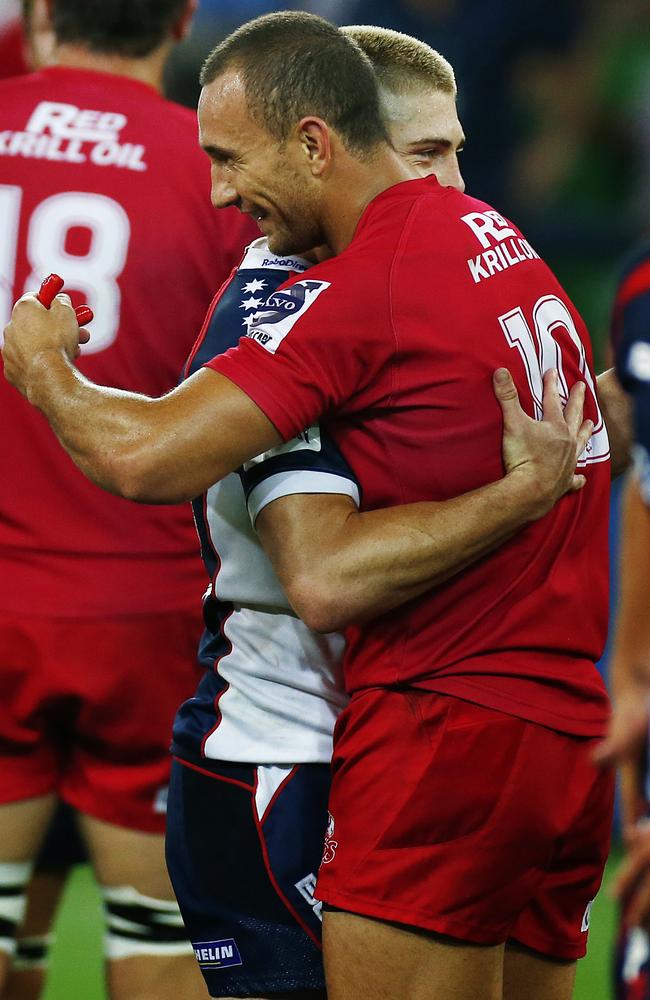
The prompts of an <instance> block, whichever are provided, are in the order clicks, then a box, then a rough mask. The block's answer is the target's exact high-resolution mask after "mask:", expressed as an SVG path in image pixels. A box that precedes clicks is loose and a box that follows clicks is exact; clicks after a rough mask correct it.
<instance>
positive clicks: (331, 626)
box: [284, 573, 352, 633]
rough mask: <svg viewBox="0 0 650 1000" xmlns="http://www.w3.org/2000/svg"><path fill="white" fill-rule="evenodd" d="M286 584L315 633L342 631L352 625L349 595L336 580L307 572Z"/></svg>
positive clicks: (293, 600)
mask: <svg viewBox="0 0 650 1000" xmlns="http://www.w3.org/2000/svg"><path fill="white" fill-rule="evenodd" d="M284 584H285V590H286V592H287V597H288V598H289V601H290V602H291V606H292V608H293V609H294V611H295V612H296V614H297V615H298V617H299V618H300V619H301V621H303V622H304V623H305V625H307V627H308V628H310V629H312V631H313V632H321V633H327V632H341V631H342V630H343V629H344V628H346V627H347V626H348V625H350V624H352V620H351V618H350V602H349V595H347V594H344V592H343V591H342V588H341V587H340V586H337V585H336V584H335V583H334V582H333V581H331V580H328V579H326V578H324V577H323V576H319V575H317V574H316V573H307V574H305V575H301V576H296V577H294V578H293V579H291V580H289V581H284Z"/></svg>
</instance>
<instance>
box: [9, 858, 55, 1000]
mask: <svg viewBox="0 0 650 1000" xmlns="http://www.w3.org/2000/svg"><path fill="white" fill-rule="evenodd" d="M67 877H68V873H67V872H64V871H57V872H37V873H36V874H35V875H34V876H33V877H32V879H31V881H30V883H29V888H28V890H27V914H26V916H25V920H24V922H23V925H22V927H21V928H20V931H19V932H18V942H19V945H20V942H25V941H32V940H35V939H38V940H40V941H44V940H46V939H47V935H48V934H49V933H50V931H51V928H52V924H53V923H54V917H55V914H56V911H57V908H58V905H59V900H60V899H61V895H62V893H63V890H64V888H65V883H66V881H67ZM46 961H47V957H46ZM46 961H45V962H44V963H40V962H38V961H36V960H35V961H33V962H29V963H28V964H27V965H22V964H17V963H16V961H14V963H13V965H12V968H11V971H10V973H9V977H8V980H7V985H6V988H5V990H4V991H3V993H2V1000H38V998H39V997H40V996H41V993H42V991H43V988H44V986H45V979H46V975H47V964H46Z"/></svg>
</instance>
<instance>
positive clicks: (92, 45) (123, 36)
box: [52, 0, 186, 58]
mask: <svg viewBox="0 0 650 1000" xmlns="http://www.w3.org/2000/svg"><path fill="white" fill-rule="evenodd" d="M185 5H186V0H53V4H52V7H53V9H52V24H53V27H54V33H55V35H56V38H57V41H59V42H72V43H76V44H79V45H83V46H84V47H86V48H89V49H91V50H92V51H93V52H102V53H105V54H106V55H120V56H127V57H135V58H139V57H143V56H148V55H149V54H150V53H151V52H153V51H154V49H157V48H158V46H159V45H161V44H162V42H164V41H165V39H166V38H167V36H168V35H169V33H170V32H171V30H172V28H173V27H174V25H175V24H176V22H177V21H178V20H179V18H180V17H181V15H182V13H183V11H184V9H185Z"/></svg>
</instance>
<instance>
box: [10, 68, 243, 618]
mask: <svg viewBox="0 0 650 1000" xmlns="http://www.w3.org/2000/svg"><path fill="white" fill-rule="evenodd" d="M209 175H210V167H209V162H208V159H207V157H206V156H205V154H204V153H203V152H202V151H201V150H200V149H199V147H198V139H197V126H196V117H195V115H194V114H193V113H192V112H190V111H189V110H187V109H185V108H181V107H178V106H177V105H175V104H172V103H170V102H168V101H166V100H164V99H163V98H162V97H161V96H160V95H159V94H158V93H157V92H156V91H155V90H154V89H153V88H151V87H149V86H147V85H146V84H144V83H140V82H137V81H134V80H131V79H128V78H126V77H121V76H113V75H111V74H107V73H96V72H88V71H85V70H78V69H67V68H59V67H55V68H48V69H45V70H43V71H42V72H39V73H36V74H33V75H30V76H24V77H22V78H18V79H16V80H6V81H4V82H3V83H1V84H0V278H1V280H0V320H1V322H0V329H1V328H2V327H3V326H4V324H5V323H6V322H7V321H8V319H9V315H10V311H11V306H12V304H13V301H14V299H16V298H18V297H19V296H20V295H22V293H23V292H24V291H25V290H26V289H32V290H33V289H35V288H37V287H38V284H39V282H40V280H41V279H42V278H43V277H44V276H45V275H46V274H48V273H50V272H51V271H55V272H57V273H59V274H61V275H62V276H63V277H64V278H65V280H66V290H67V291H70V292H71V293H72V295H73V298H74V300H75V303H77V302H80V301H87V302H88V303H89V304H90V305H91V306H92V308H93V309H94V311H95V316H96V319H95V320H94V322H93V323H91V325H90V327H89V331H90V334H91V341H90V344H89V346H88V347H87V348H84V350H83V354H82V357H81V359H80V361H79V368H80V369H81V371H82V372H84V374H86V375H88V376H89V377H90V378H91V379H92V380H93V381H96V382H100V383H102V384H106V385H115V386H120V387H123V388H126V389H132V390H136V391H140V392H144V393H147V394H149V395H161V394H162V393H164V392H166V391H168V390H169V389H171V388H173V386H174V385H175V384H176V382H177V381H178V378H179V376H180V373H181V369H182V366H183V363H184V361H185V359H186V357H187V355H188V353H189V351H190V349H191V346H192V343H193V341H194V339H195V337H196V332H197V330H198V328H199V327H200V325H201V321H202V318H203V315H204V312H205V310H206V308H207V307H208V305H209V303H210V299H211V297H212V295H213V294H214V290H215V288H216V287H217V286H218V285H219V284H220V283H221V282H222V281H223V280H224V279H225V278H226V276H227V275H228V274H229V273H230V270H231V269H232V267H233V265H235V264H236V263H237V262H238V259H239V257H240V254H241V250H242V248H243V246H244V245H245V244H246V243H247V242H249V241H250V239H251V238H253V237H254V236H255V235H256V234H257V230H256V227H255V226H254V225H253V224H252V223H251V221H250V220H249V219H246V218H244V217H242V216H240V215H239V213H238V212H236V211H235V210H232V211H230V210H228V211H226V212H215V211H214V210H213V209H212V208H211V205H210V200H209V195H210V176H209ZM0 425H1V426H2V449H1V453H0V454H1V458H0V461H1V463H2V465H1V475H0V480H1V482H2V487H1V489H0V610H3V611H10V612H16V613H18V612H20V613H23V612H33V613H41V614H54V615H59V614H60V615H71V614H72V615H80V614H86V615H92V614H98V615H101V614H119V613H136V612H149V611H155V610H161V611H164V610H166V609H170V608H176V607H182V606H187V605H188V604H190V603H191V602H193V601H196V600H197V599H198V598H199V597H200V594H201V590H202V588H203V586H204V574H203V571H202V568H201V565H200V560H199V556H198V546H197V543H196V536H195V532H194V528H193V524H192V519H191V515H190V509H189V505H183V506H182V507H177V508H164V507H144V506H138V505H136V504H133V503H129V502H127V501H126V500H121V499H119V498H116V497H113V496H110V495H109V494H107V493H104V492H103V491H102V490H100V489H98V488H97V487H96V486H94V485H92V484H91V483H89V482H88V481H87V480H86V479H85V478H84V477H83V476H82V474H81V473H80V472H78V471H77V469H76V468H75V467H74V466H73V464H72V462H71V461H70V459H69V458H68V457H67V455H66V454H65V452H64V451H63V449H62V448H61V447H60V445H59V444H58V442H57V441H56V439H55V437H54V435H53V434H52V432H51V431H50V429H49V428H48V426H47V424H46V422H45V420H44V419H43V417H42V416H41V415H40V414H39V413H37V412H36V411H35V410H34V409H33V408H32V407H31V406H29V404H28V403H27V402H26V401H25V400H23V399H22V397H21V396H20V395H19V394H18V393H17V391H16V390H15V389H13V388H12V387H11V386H10V385H8V383H6V382H5V380H4V379H0Z"/></svg>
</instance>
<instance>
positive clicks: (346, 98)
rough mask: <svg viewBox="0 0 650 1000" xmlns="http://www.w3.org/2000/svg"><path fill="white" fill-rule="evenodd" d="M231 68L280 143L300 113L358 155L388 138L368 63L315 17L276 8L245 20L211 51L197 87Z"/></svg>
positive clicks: (258, 118)
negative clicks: (318, 120)
mask: <svg viewBox="0 0 650 1000" xmlns="http://www.w3.org/2000/svg"><path fill="white" fill-rule="evenodd" d="M231 68H237V69H238V70H240V71H241V73H242V76H243V80H244V86H245V88H246V100H247V103H248V110H249V112H250V115H251V117H252V118H253V119H254V120H255V121H257V122H258V123H259V124H260V125H262V126H263V127H264V128H266V129H267V130H268V131H269V132H270V133H271V134H272V135H273V136H275V137H276V138H277V139H278V140H279V141H280V142H284V140H285V139H286V138H287V137H288V135H289V132H290V131H291V129H292V128H293V126H294V125H296V124H297V122H299V121H300V119H301V118H304V117H305V116H306V115H316V116H317V117H318V118H322V119H323V120H324V121H326V122H327V123H328V125H330V126H331V127H332V128H334V129H335V130H336V131H337V132H338V134H339V135H340V136H341V139H342V140H343V142H344V143H345V145H346V146H347V147H348V148H349V149H350V150H352V151H354V152H355V153H357V154H360V155H361V156H363V155H365V154H367V153H368V152H369V151H370V150H373V149H374V148H375V147H376V146H377V145H378V143H380V142H387V136H386V132H385V128H384V125H383V122H382V117H381V111H380V104H379V92H378V85H377V81H376V79H375V75H374V73H373V70H372V66H371V64H370V61H369V60H368V58H367V56H366V55H365V54H364V53H363V52H362V51H361V49H360V48H359V46H358V45H357V44H356V42H354V41H353V40H352V39H351V38H347V37H346V36H345V35H344V34H343V33H342V32H341V31H339V29H338V28H336V27H335V26H334V25H333V24H330V23H329V21H325V20H323V18H321V17H316V16H315V15H313V14H306V13H301V12H299V11H280V12H277V13H274V14H265V15H263V16H262V17H258V18H255V20H253V21H248V22H247V23H246V24H244V25H242V26H241V27H240V28H238V29H237V30H236V31H234V32H233V33H232V34H231V35H229V36H228V37H227V38H225V39H224V41H222V42H221V44H220V45H217V47H216V48H215V49H214V50H213V51H212V52H211V53H210V55H209V56H208V58H207V59H206V61H205V64H204V66H203V70H202V72H201V85H202V86H206V85H207V84H210V83H212V82H213V81H214V80H216V79H217V77H219V76H221V75H222V74H223V73H224V72H226V71H227V70H229V69H231Z"/></svg>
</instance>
